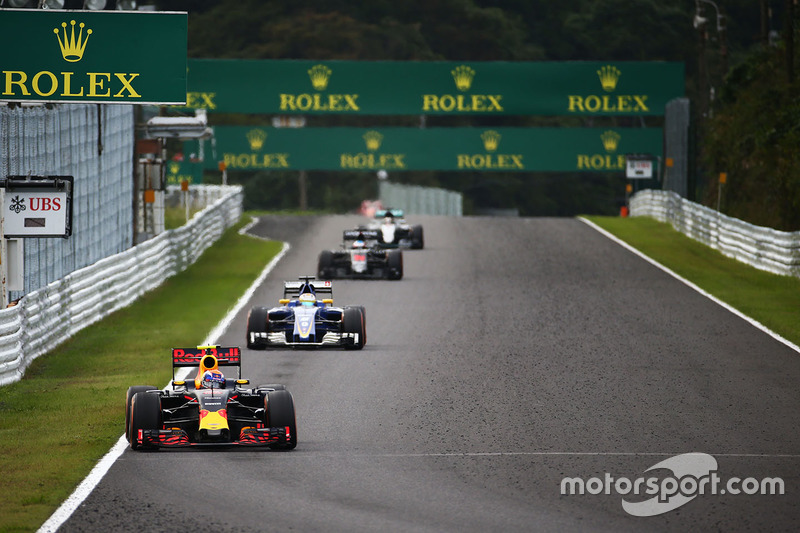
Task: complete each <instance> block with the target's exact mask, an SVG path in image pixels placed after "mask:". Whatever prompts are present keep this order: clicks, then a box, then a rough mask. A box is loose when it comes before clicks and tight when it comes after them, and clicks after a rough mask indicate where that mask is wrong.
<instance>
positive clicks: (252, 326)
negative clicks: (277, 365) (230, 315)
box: [247, 307, 269, 350]
mask: <svg viewBox="0 0 800 533" xmlns="http://www.w3.org/2000/svg"><path fill="white" fill-rule="evenodd" d="M268 321H269V309H267V308H266V307H253V308H252V309H250V312H249V313H247V347H248V348H249V349H251V350H255V349H257V348H261V344H260V343H258V342H255V339H253V338H252V337H253V336H252V335H251V333H268V332H269V324H268V323H267V322H268ZM251 339H252V340H251Z"/></svg>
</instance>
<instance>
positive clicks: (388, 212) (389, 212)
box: [375, 209, 405, 218]
mask: <svg viewBox="0 0 800 533" xmlns="http://www.w3.org/2000/svg"><path fill="white" fill-rule="evenodd" d="M387 216H393V217H395V218H403V216H405V213H404V212H403V210H402V209H378V210H377V211H375V218H384V217H387Z"/></svg>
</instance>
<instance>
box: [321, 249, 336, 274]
mask: <svg viewBox="0 0 800 533" xmlns="http://www.w3.org/2000/svg"><path fill="white" fill-rule="evenodd" d="M317 276H318V277H319V279H331V278H333V252H331V251H330V250H323V251H322V252H321V253H320V254H319V261H317Z"/></svg>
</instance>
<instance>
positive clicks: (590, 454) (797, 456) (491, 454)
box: [304, 452, 800, 459]
mask: <svg viewBox="0 0 800 533" xmlns="http://www.w3.org/2000/svg"><path fill="white" fill-rule="evenodd" d="M683 453H685V452H674V453H667V452H463V453H459V452H447V453H375V454H342V455H330V456H328V455H323V456H324V457H347V458H351V457H514V456H540V457H547V456H556V457H559V456H566V457H582V456H584V457H673V456H676V455H681V454H683ZM708 455H713V456H714V457H743V458H764V459H775V458H787V459H800V454H796V453H711V454H708ZM304 457H308V456H304ZM311 457H319V455H316V454H314V455H312V456H311Z"/></svg>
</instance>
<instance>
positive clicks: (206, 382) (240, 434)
mask: <svg viewBox="0 0 800 533" xmlns="http://www.w3.org/2000/svg"><path fill="white" fill-rule="evenodd" d="M241 364H242V357H241V350H240V349H239V348H238V347H228V348H222V347H219V346H198V347H197V348H174V349H173V350H172V375H173V379H172V381H171V383H170V385H169V386H168V387H167V388H165V389H163V390H159V389H157V388H155V387H151V386H134V387H130V388H129V389H128V394H127V398H126V402H125V436H126V438H127V439H128V442H129V443H130V446H131V448H132V449H134V450H142V449H153V448H161V447H189V446H265V447H268V448H272V449H277V450H291V449H293V448H294V447H295V446H297V423H296V420H295V412H294V400H293V398H292V395H291V394H290V393H289V391H287V390H286V387H285V386H283V385H259V386H257V387H251V386H250V382H249V380H247V379H242V378H241ZM181 367H193V368H197V373H196V375H195V376H193V377H189V378H187V379H185V380H184V379H176V378H175V369H176V368H181ZM226 367H232V368H235V370H236V377H235V378H229V377H226V376H225V375H224V374H223V373H222V370H221V369H222V368H226Z"/></svg>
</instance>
